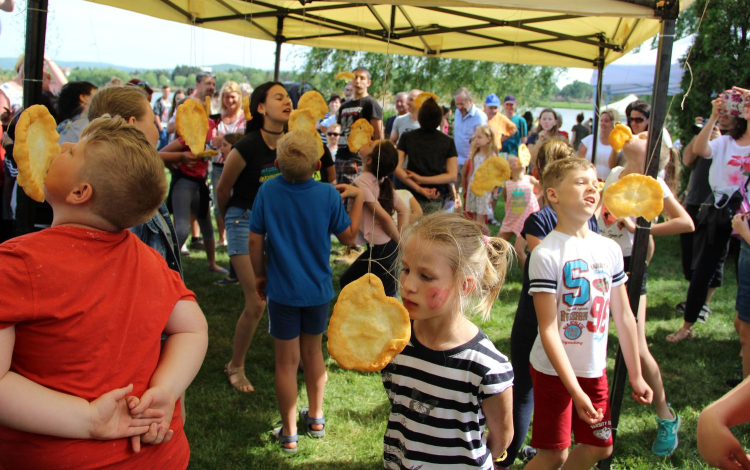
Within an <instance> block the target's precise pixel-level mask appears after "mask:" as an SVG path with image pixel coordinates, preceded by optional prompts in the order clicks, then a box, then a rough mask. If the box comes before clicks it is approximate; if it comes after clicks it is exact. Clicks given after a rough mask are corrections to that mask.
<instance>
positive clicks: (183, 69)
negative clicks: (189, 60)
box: [172, 65, 203, 83]
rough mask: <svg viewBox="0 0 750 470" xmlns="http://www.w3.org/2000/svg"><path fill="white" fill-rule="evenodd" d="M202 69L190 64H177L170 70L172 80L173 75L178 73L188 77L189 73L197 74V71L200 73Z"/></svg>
mask: <svg viewBox="0 0 750 470" xmlns="http://www.w3.org/2000/svg"><path fill="white" fill-rule="evenodd" d="M202 71H203V70H201V69H200V67H193V66H190V65H178V66H177V67H175V68H174V70H172V80H174V77H176V76H178V75H182V76H184V77H188V76H190V74H198V73H201V72H202ZM193 83H195V82H193Z"/></svg>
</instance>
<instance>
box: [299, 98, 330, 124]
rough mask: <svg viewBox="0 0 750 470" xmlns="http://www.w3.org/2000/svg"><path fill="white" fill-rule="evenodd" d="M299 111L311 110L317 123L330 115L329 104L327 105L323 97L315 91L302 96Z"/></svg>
mask: <svg viewBox="0 0 750 470" xmlns="http://www.w3.org/2000/svg"><path fill="white" fill-rule="evenodd" d="M297 109H309V110H310V111H312V114H313V117H314V118H315V121H316V122H317V121H319V120H321V119H323V118H324V117H325V116H326V114H328V103H326V100H325V98H323V95H321V94H320V93H318V92H317V91H315V90H310V91H308V92H305V93H304V94H303V95H302V96H300V98H299V103H298V104H297Z"/></svg>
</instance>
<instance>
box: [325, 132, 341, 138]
mask: <svg viewBox="0 0 750 470" xmlns="http://www.w3.org/2000/svg"><path fill="white" fill-rule="evenodd" d="M326 135H327V136H328V137H340V136H341V134H339V133H338V132H328V133H326Z"/></svg>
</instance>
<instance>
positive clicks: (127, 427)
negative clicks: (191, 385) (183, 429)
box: [89, 384, 177, 452]
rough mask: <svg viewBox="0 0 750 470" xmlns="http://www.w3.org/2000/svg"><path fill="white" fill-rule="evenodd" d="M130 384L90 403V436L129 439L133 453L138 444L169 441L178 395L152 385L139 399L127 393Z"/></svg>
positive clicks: (131, 386)
mask: <svg viewBox="0 0 750 470" xmlns="http://www.w3.org/2000/svg"><path fill="white" fill-rule="evenodd" d="M132 391H133V384H130V385H128V386H127V387H124V388H118V389H115V390H112V391H111V392H107V393H105V394H103V395H101V396H100V397H99V398H97V399H96V400H94V401H92V402H91V403H89V410H90V422H91V429H90V432H89V434H90V437H91V438H92V439H98V440H110V439H121V438H124V437H129V438H130V444H131V447H132V448H133V451H134V452H140V450H141V444H161V443H167V442H169V441H170V440H171V439H172V437H173V436H174V431H173V430H171V429H169V426H170V423H171V422H172V415H173V414H174V407H175V403H176V401H177V398H176V397H175V396H174V395H173V394H172V393H171V392H170V391H168V390H167V389H165V388H164V387H152V388H150V389H148V390H146V391H145V392H144V393H143V395H142V396H141V397H140V398H138V397H136V396H128V394H130V393H131V392H132Z"/></svg>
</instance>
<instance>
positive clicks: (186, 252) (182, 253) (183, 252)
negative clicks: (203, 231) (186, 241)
mask: <svg viewBox="0 0 750 470" xmlns="http://www.w3.org/2000/svg"><path fill="white" fill-rule="evenodd" d="M180 256H182V257H185V256H187V257H189V256H190V250H188V249H187V248H186V247H185V246H183V247H182V248H180Z"/></svg>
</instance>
